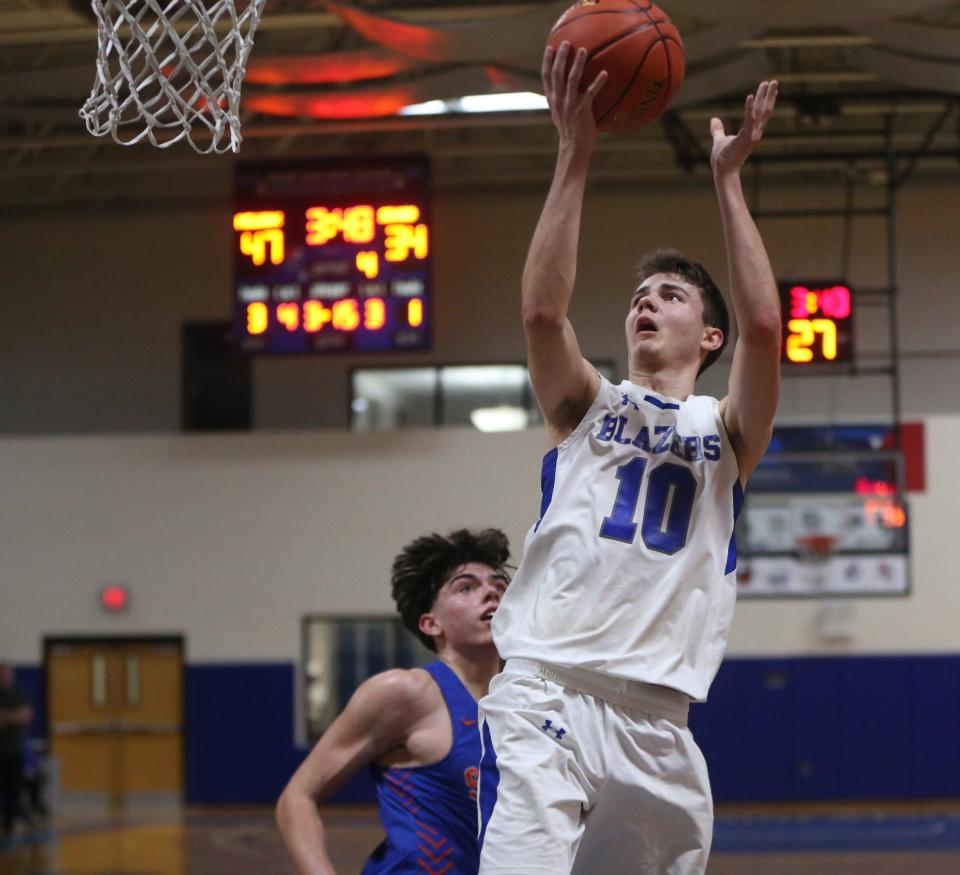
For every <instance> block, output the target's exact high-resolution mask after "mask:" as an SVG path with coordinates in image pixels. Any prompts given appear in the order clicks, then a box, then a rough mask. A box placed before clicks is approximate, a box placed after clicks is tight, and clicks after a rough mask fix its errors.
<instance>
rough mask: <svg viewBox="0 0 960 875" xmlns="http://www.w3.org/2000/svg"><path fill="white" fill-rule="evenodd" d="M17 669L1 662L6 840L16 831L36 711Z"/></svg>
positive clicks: (0, 758) (0, 768)
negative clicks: (26, 745)
mask: <svg viewBox="0 0 960 875" xmlns="http://www.w3.org/2000/svg"><path fill="white" fill-rule="evenodd" d="M13 681H14V673H13V666H12V665H10V664H9V663H6V662H4V663H0V796H2V797H3V838H4V839H6V838H8V837H9V835H10V833H11V832H12V831H13V821H14V818H15V817H16V815H17V812H18V810H19V803H20V790H21V787H22V782H23V737H24V733H25V732H26V728H27V726H29V725H30V721H31V720H32V719H33V709H32V708H31V707H30V705H29V703H28V702H27V699H26V697H25V696H24V695H23V693H21V692H20V690H18V689H17V688H16V687H15V686H14V685H13Z"/></svg>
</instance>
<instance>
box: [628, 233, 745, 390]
mask: <svg viewBox="0 0 960 875" xmlns="http://www.w3.org/2000/svg"><path fill="white" fill-rule="evenodd" d="M657 273H672V274H676V275H677V276H679V277H682V278H683V279H685V280H686V281H687V282H688V283H690V285H693V286H696V287H697V288H698V289H700V297H701V299H702V300H703V324H704V325H709V326H711V327H712V328H719V329H720V330H721V331H722V332H723V342H722V343H721V344H720V346H719V347H717V349H715V350H712V351H711V352H709V353H707V357H706V358H705V359H704V360H703V364H702V365H700V370H699V371H697V376H698V377H699V376H700V374H702V373H703V372H704V371H705V370H706V369H707V368H709V367H710V365H712V364H713V363H714V362H715V361H716V360H717V359H718V358H720V353H722V352H723V350H724V347H726V345H727V338H728V337H729V335H730V313H729V312H728V311H727V304H726V301H724V300H723V295H722V294H721V293H720V289H719V288H718V287H717V284H716V283H715V282H714V281H713V278H712V277H711V276H710V274H709V273H707V270H706V268H705V267H704V266H703V265H702V264H698V263H697V262H696V261H690V259H689V258H686V257H685V256H684V255H683V253H682V252H680V251H679V250H677V249H657V250H656V251H654V252H650V253H647V254H646V255H645V256H643V258H641V259H640V263H639V264H638V265H637V285H638V286H639V285H641V284H642V283H643V282H644V280H646V279H649V278H650V277H652V276H653V275H654V274H657Z"/></svg>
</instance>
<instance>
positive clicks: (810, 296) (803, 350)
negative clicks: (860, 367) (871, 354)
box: [779, 280, 853, 365]
mask: <svg viewBox="0 0 960 875" xmlns="http://www.w3.org/2000/svg"><path fill="white" fill-rule="evenodd" d="M779 286H780V306H781V311H782V314H783V316H782V318H783V346H782V356H781V357H782V360H783V362H784V363H789V364H791V365H816V364H831V363H832V364H850V363H852V362H853V292H852V290H851V289H850V286H849V285H847V284H846V283H845V282H843V281H839V280H819V281H814V280H796V281H785V282H781V283H779Z"/></svg>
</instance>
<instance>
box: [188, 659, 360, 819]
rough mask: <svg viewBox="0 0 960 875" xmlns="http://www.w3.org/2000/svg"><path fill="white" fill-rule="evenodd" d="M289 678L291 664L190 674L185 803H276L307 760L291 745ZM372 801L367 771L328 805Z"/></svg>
mask: <svg viewBox="0 0 960 875" xmlns="http://www.w3.org/2000/svg"><path fill="white" fill-rule="evenodd" d="M294 678H295V671H294V666H293V665H292V664H290V663H268V664H259V663H257V664H236V663H229V664H216V665H196V664H194V665H189V666H188V667H187V689H186V703H185V704H186V715H187V722H186V765H187V774H186V798H187V802H189V803H192V804H197V805H220V804H230V803H243V804H268V805H272V804H273V803H274V802H276V800H277V797H278V796H279V795H280V792H281V790H283V787H284V785H285V784H286V783H287V780H288V779H289V778H290V776H291V775H292V774H293V772H294V771H295V770H296V768H297V766H299V765H300V762H301V761H302V760H303V758H304V757H305V756H306V754H307V750H306V749H299V748H297V747H296V745H295V744H294V727H293V720H294V708H293V684H294ZM372 799H373V785H372V781H371V780H370V778H369V776H368V775H367V773H366V772H364V773H362V774H360V775H358V776H357V778H355V779H354V780H353V781H352V782H350V783H349V784H348V785H347V786H346V787H344V788H343V790H341V791H340V792H339V793H338V794H337V795H336V796H335V797H332V798H331V800H330V801H331V802H344V803H348V802H367V801H370V800H372Z"/></svg>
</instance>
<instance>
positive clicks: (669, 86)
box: [547, 0, 686, 131]
mask: <svg viewBox="0 0 960 875" xmlns="http://www.w3.org/2000/svg"><path fill="white" fill-rule="evenodd" d="M564 40H566V41H567V42H569V43H570V44H571V46H573V48H574V49H578V48H581V47H583V48H585V49H586V50H587V63H586V67H585V68H584V72H583V79H582V81H581V86H582V88H583V89H585V88H586V87H587V85H589V84H590V83H591V82H592V81H593V79H594V77H596V75H597V74H598V73H599V72H600V71H601V70H606V71H607V74H608V76H609V78H608V79H607V82H606V83H605V84H604V86H603V88H602V89H601V90H600V93H599V94H598V95H597V99H596V100H595V101H594V104H593V114H594V118H596V120H597V126H598V127H600V128H602V129H604V130H618V131H624V130H635V129H636V128H640V127H643V126H644V125H646V124H649V123H650V122H652V121H654V120H655V119H656V118H658V117H659V116H660V114H661V113H662V112H663V111H664V110H665V109H666V108H667V107H668V106H669V105H670V101H671V100H673V96H674V95H675V94H676V93H677V89H678V88H679V87H680V83H681V82H683V73H684V69H685V66H686V56H685V55H684V52H683V42H682V41H681V39H680V33H679V32H678V31H677V28H676V27H675V26H674V24H673V22H672V21H670V19H669V18H667V16H666V14H665V13H664V12H663V10H662V9H660V7H658V6H655V5H654V4H653V3H649V2H646V0H579V2H578V3H575V4H574V5H573V6H571V7H570V8H569V9H568V10H567V11H566V12H564V13H563V15H561V16H560V18H559V20H558V21H557V23H556V24H555V25H554V26H553V29H552V30H551V31H550V36H549V38H548V40H547V45H550V46H553V47H554V48H555V49H558V48H560V43H562V42H563V41H564ZM572 55H573V52H571V63H572Z"/></svg>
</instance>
